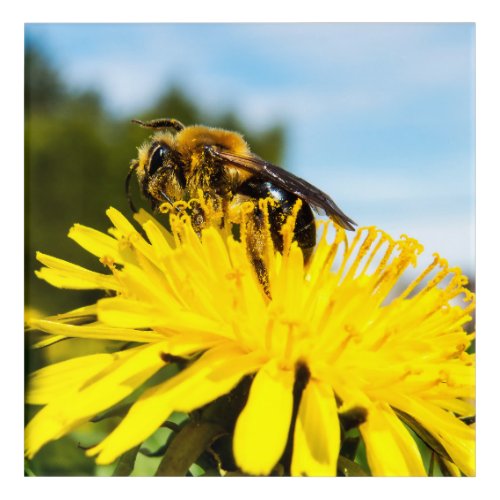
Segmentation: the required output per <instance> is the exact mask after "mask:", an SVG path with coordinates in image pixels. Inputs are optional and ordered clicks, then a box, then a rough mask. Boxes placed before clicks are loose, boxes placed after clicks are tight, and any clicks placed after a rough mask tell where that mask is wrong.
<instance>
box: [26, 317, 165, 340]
mask: <svg viewBox="0 0 500 500" xmlns="http://www.w3.org/2000/svg"><path fill="white" fill-rule="evenodd" d="M31 324H32V326H33V327H34V328H38V329H40V330H42V331H44V332H48V333H52V334H53V335H63V336H65V337H75V338H84V339H101V340H123V341H125V342H158V341H161V340H164V338H165V337H164V336H163V335H161V334H158V333H155V332H149V331H144V330H134V329H131V328H113V327H109V326H103V325H101V324H89V325H83V326H78V325H68V324H64V323H59V322H57V321H48V320H43V319H40V320H35V321H32V323H31Z"/></svg>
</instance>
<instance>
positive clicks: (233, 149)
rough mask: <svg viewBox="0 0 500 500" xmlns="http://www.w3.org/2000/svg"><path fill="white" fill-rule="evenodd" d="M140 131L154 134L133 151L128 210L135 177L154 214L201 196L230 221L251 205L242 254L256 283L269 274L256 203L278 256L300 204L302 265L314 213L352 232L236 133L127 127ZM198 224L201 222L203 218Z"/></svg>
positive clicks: (325, 203)
mask: <svg viewBox="0 0 500 500" xmlns="http://www.w3.org/2000/svg"><path fill="white" fill-rule="evenodd" d="M132 121H133V122H134V123H137V124H139V125H140V126H142V127H146V128H151V129H155V130H157V132H156V133H155V134H154V135H153V136H152V137H151V140H150V141H148V142H146V143H145V144H143V145H142V146H141V147H140V148H139V150H138V157H137V159H135V160H133V161H132V163H131V166H130V170H129V173H128V176H127V179H126V190H127V196H128V199H129V204H130V206H131V208H132V210H133V211H135V207H134V205H133V203H132V200H131V197H130V178H131V175H132V173H133V172H135V173H136V174H137V179H138V181H139V186H140V189H141V191H142V193H143V195H144V196H145V197H146V198H147V199H149V200H150V201H151V203H152V207H153V209H155V210H158V209H159V207H160V206H161V205H162V204H163V203H165V202H169V203H170V204H172V205H173V204H174V202H176V201H180V200H184V201H187V200H190V199H193V198H196V197H197V196H198V193H199V191H200V189H201V190H202V192H203V193H204V196H205V198H206V200H209V201H210V202H211V203H212V204H213V206H215V207H216V208H218V209H220V210H221V211H222V213H223V214H227V213H228V210H229V208H230V207H234V206H237V205H238V204H241V203H243V202H245V201H252V202H254V204H255V208H254V211H253V214H252V217H251V224H250V225H249V227H248V228H247V231H246V234H247V239H248V241H247V247H248V248H249V252H250V254H251V257H252V259H253V264H254V266H255V268H256V270H257V274H258V275H259V277H260V278H261V281H263V280H265V275H266V270H265V265H264V261H263V258H262V243H261V240H262V238H261V236H260V235H261V234H262V230H263V224H264V223H265V222H264V215H263V213H262V209H261V208H260V207H259V203H258V201H259V200H260V199H266V198H270V199H272V200H273V201H275V203H272V204H270V205H269V210H268V221H269V224H270V226H271V237H272V239H273V244H274V246H275V248H276V249H277V250H278V251H281V252H282V251H283V236H282V234H281V231H280V229H281V227H282V225H283V224H284V223H285V221H286V219H287V217H288V215H290V214H291V213H292V210H293V208H294V206H295V204H296V202H297V200H299V199H300V200H302V205H301V208H300V209H299V211H298V214H297V219H296V224H295V231H294V240H295V241H296V242H297V244H298V246H299V247H300V248H301V249H302V252H303V255H304V260H305V262H307V261H308V260H309V258H310V256H311V254H312V250H313V248H314V246H315V244H316V225H315V217H314V214H313V211H312V209H313V208H314V209H315V210H316V211H318V212H320V213H325V214H326V215H327V216H328V217H330V218H331V219H332V220H333V221H334V222H335V223H337V224H338V225H339V226H341V227H343V228H345V229H347V230H353V229H354V225H355V222H354V221H353V220H351V219H350V218H349V217H347V215H345V214H344V213H343V212H342V210H340V208H339V207H338V206H337V205H336V204H335V202H334V201H333V200H332V199H331V198H330V196H328V195H327V194H326V193H324V192H322V191H321V190H319V189H318V188H317V187H315V186H313V185H312V184H310V183H309V182H307V181H305V180H303V179H301V178H300V177H297V176H296V175H294V174H292V173H291V172H288V171H287V170H284V169H282V168H280V167H278V166H276V165H273V164H272V163H269V162H267V161H265V160H263V159H262V158H259V157H258V156H256V155H255V154H253V153H252V152H251V151H250V148H249V146H248V144H247V143H246V141H245V140H244V138H243V136H242V135H241V134H239V133H237V132H231V131H228V130H223V129H217V128H211V127H206V126H202V125H192V126H184V125H183V124H182V123H181V122H179V121H178V120H175V119H167V118H161V119H157V120H151V121H148V122H143V121H141V120H132ZM201 218H202V219H203V214H201Z"/></svg>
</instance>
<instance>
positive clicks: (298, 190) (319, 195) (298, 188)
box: [210, 148, 356, 231]
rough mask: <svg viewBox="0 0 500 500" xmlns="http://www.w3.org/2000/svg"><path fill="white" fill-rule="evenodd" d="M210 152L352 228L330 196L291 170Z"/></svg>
mask: <svg viewBox="0 0 500 500" xmlns="http://www.w3.org/2000/svg"><path fill="white" fill-rule="evenodd" d="M210 153H211V154H212V155H213V156H215V157H216V158H219V159H220V160H223V161H226V162H228V163H231V164H232V165H234V166H235V167H237V168H241V169H242V170H245V171H246V172H250V173H252V174H253V175H255V176H256V177H258V178H259V179H263V180H266V181H270V182H272V183H273V184H275V185H276V186H277V187H280V188H282V189H285V190H286V191H289V192H291V193H293V194H295V195H297V196H298V197H299V198H302V199H303V200H304V201H305V202H307V203H308V204H310V205H312V206H313V207H314V208H316V209H320V210H323V211H324V212H325V213H326V215H328V217H330V218H331V219H332V220H333V221H335V222H336V223H337V224H338V225H339V226H341V227H343V228H344V229H348V230H350V231H352V230H354V226H355V225H356V223H355V222H354V221H353V220H352V219H350V218H349V217H347V215H346V214H344V212H342V210H340V208H339V207H338V206H337V204H336V203H335V202H334V201H333V200H332V199H331V198H330V196H328V195H327V194H326V193H324V192H323V191H321V190H320V189H318V188H317V187H315V186H313V185H312V184H309V182H307V181H305V180H304V179H301V178H300V177H297V176H296V175H294V174H292V173H291V172H288V171H287V170H284V169H283V168H281V167H278V166H276V165H273V164H272V163H269V162H267V161H264V160H262V159H261V158H259V157H257V156H243V155H237V154H234V153H229V152H227V151H216V150H214V149H212V148H210Z"/></svg>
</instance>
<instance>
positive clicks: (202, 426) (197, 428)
mask: <svg viewBox="0 0 500 500" xmlns="http://www.w3.org/2000/svg"><path fill="white" fill-rule="evenodd" d="M225 432H226V431H225V430H224V428H223V427H221V426H220V425H218V424H215V423H213V422H207V421H195V420H188V421H187V423H186V424H185V425H184V426H183V427H182V429H181V430H180V431H179V433H178V434H177V435H176V436H175V437H174V438H173V440H172V442H171V443H170V445H169V447H168V449H167V452H166V453H165V455H164V457H163V458H162V461H161V462H160V465H159V467H158V470H157V471H156V476H185V475H186V474H187V472H188V470H189V467H191V465H192V464H193V463H194V462H195V461H196V460H197V459H198V457H199V456H200V455H201V454H202V453H203V452H204V451H205V450H206V449H207V448H208V447H209V446H210V445H211V444H212V443H213V442H214V441H215V440H216V439H217V438H219V437H220V436H222V435H223V434H225Z"/></svg>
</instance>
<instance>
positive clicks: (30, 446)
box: [26, 208, 475, 476]
mask: <svg viewBox="0 0 500 500" xmlns="http://www.w3.org/2000/svg"><path fill="white" fill-rule="evenodd" d="M181 214H182V212H180V213H179V215H172V216H171V217H170V222H171V224H170V225H171V232H167V231H166V229H165V228H164V227H163V226H162V225H161V224H159V223H158V222H157V221H156V220H155V219H153V218H152V217H150V216H148V215H146V214H145V213H144V212H141V213H140V214H138V216H136V218H137V219H138V221H139V223H140V225H141V227H142V231H141V232H139V231H138V230H137V229H136V228H135V227H134V226H133V225H132V224H131V223H130V222H128V221H127V220H126V218H125V217H124V216H123V215H122V214H121V213H119V212H118V211H117V210H115V209H112V208H111V209H109V210H108V211H107V215H108V217H109V218H110V220H111V222H112V223H113V225H114V227H113V229H111V230H110V233H111V235H106V234H103V233H100V232H98V231H95V230H93V229H90V228H88V227H84V226H81V225H78V224H77V225H75V226H73V228H72V229H71V230H70V232H69V237H70V238H72V239H73V240H75V241H76V242H77V243H79V244H80V245H81V246H82V247H83V248H84V249H86V250H87V251H89V252H91V253H92V254H93V255H95V256H96V257H97V258H98V259H99V260H100V262H101V263H102V264H103V265H104V266H106V268H107V269H108V272H105V273H102V274H101V273H96V272H92V271H89V270H87V269H84V268H82V267H79V266H76V265H74V264H70V263H68V262H65V261H63V260H59V259H56V258H54V257H49V256H47V255H43V254H40V253H39V254H38V260H39V261H40V262H42V264H44V266H45V267H43V268H42V269H41V270H40V271H39V272H38V273H37V274H38V276H39V277H40V278H42V279H44V280H46V281H47V282H49V283H51V284H52V285H54V286H57V287H60V288H73V289H103V290H107V291H111V292H112V293H111V294H110V295H108V296H107V297H105V298H102V299H101V300H99V301H97V303H96V304H94V305H91V306H88V307H84V308H81V309H79V310H77V311H73V312H71V313H67V314H65V315H61V316H58V317H53V318H49V319H44V320H42V319H35V320H33V321H32V322H31V323H32V326H34V327H36V328H38V329H41V330H43V331H45V332H48V333H50V334H52V335H53V336H55V337H54V338H56V339H60V338H64V337H80V338H99V339H111V340H122V341H127V342H133V343H137V344H138V345H137V344H134V346H133V347H129V348H127V349H125V350H121V351H118V352H115V353H112V354H109V353H106V354H95V355H91V356H82V357H79V358H74V359H70V360H68V361H64V362H61V363H57V364H55V365H51V366H48V367H45V368H42V369H40V370H38V371H36V372H35V373H33V374H32V376H31V377H30V385H29V393H28V402H29V403H32V404H36V405H43V408H42V409H41V410H40V411H39V412H38V413H37V414H36V415H35V417H34V418H33V419H32V420H31V422H30V423H29V424H28V426H27V428H26V453H27V456H28V457H32V456H33V455H34V454H35V453H36V452H37V451H38V450H39V449H40V448H41V447H42V446H43V445H44V444H46V443H47V442H48V441H50V440H54V439H57V438H59V437H61V436H63V435H64V434H66V433H68V432H70V431H72V430H73V429H75V428H76V427H77V426H79V425H80V424H82V423H84V422H87V421H88V420H90V419H91V418H93V417H94V416H95V415H97V414H99V413H100V412H103V411H104V410H106V409H108V408H110V407H112V406H114V405H115V404H117V403H119V402H120V401H121V400H123V399H124V398H126V397H127V396H129V395H130V394H131V393H132V392H134V391H135V390H136V389H137V388H138V387H140V386H141V385H142V384H143V383H144V382H145V381H147V380H148V379H150V378H151V377H152V376H153V375H154V374H155V373H156V372H158V371H159V370H160V369H161V368H162V367H163V366H164V365H165V363H166V362H168V361H169V360H172V359H176V358H177V357H183V358H186V359H188V360H189V362H188V364H187V366H186V367H185V368H184V369H183V370H182V371H180V372H179V373H178V374H177V375H175V376H173V377H172V378H170V379H168V380H166V381H164V382H161V383H159V384H157V385H154V386H153V387H150V388H148V389H147V390H145V391H144V392H143V393H142V394H141V395H140V396H139V397H138V399H137V400H136V401H135V402H134V403H133V405H132V406H131V407H130V410H129V411H128V413H127V415H126V416H125V417H124V418H123V420H122V421H121V422H120V423H119V425H118V426H117V427H116V428H115V429H114V430H113V431H112V432H111V433H110V434H109V435H108V436H107V437H106V438H105V439H104V440H103V441H101V442H100V443H99V444H97V445H96V446H94V447H93V448H91V449H89V450H88V451H87V453H88V454H89V455H91V456H96V461H97V462H98V463H101V464H107V463H111V462H113V461H114V460H115V459H116V458H117V457H119V456H120V455H121V454H123V453H124V452H125V451H127V450H129V449H131V448H133V447H135V446H137V445H138V444H140V443H142V442H143V441H144V440H145V439H147V438H148V437H149V436H150V435H151V434H152V433H153V432H155V431H156V430H157V429H158V428H159V427H160V426H161V425H162V423H163V422H164V421H165V420H166V419H168V418H169V416H170V415H171V414H172V413H173V412H174V411H179V412H187V413H189V412H192V411H193V410H195V409H197V408H201V407H203V406H205V405H207V404H208V403H211V402H212V401H214V400H216V399H217V398H219V397H221V396H224V395H226V394H228V393H229V392H230V391H232V390H233V389H234V388H235V387H237V386H238V384H239V383H240V381H241V380H242V379H243V378H244V377H245V376H251V377H252V379H251V386H250V390H249V393H248V398H247V400H246V403H245V404H244V407H243V409H242V410H241V412H240V413H239V415H238V417H237V420H236V425H235V428H234V435H233V452H234V457H235V460H236V463H237V465H238V466H239V467H240V468H241V470H242V471H244V472H245V473H249V474H255V475H266V474H269V473H271V471H272V470H273V468H274V467H275V466H276V464H278V463H279V462H280V459H281V457H282V456H283V454H284V452H285V449H286V448H288V447H289V446H290V443H293V449H292V451H291V460H290V461H291V463H290V469H289V471H290V473H291V474H292V475H310V476H317V475H335V474H336V472H337V466H338V463H337V462H338V457H339V450H340V446H341V441H342V436H343V433H344V430H345V429H344V428H343V427H344V424H343V421H344V418H345V416H347V415H351V416H352V415H356V416H357V418H358V423H359V433H360V435H361V437H362V439H363V441H364V444H365V448H366V456H367V460H368V464H369V467H370V470H371V473H372V474H373V475H425V473H426V472H425V469H424V466H423V460H422V457H421V454H420V452H419V449H418V447H417V444H416V442H415V440H414V438H413V437H412V434H411V433H410V432H409V430H408V427H411V428H412V429H414V430H415V429H416V430H417V433H418V431H419V430H420V431H421V432H423V433H424V434H425V436H424V437H427V442H431V443H432V444H431V446H432V447H433V449H434V451H437V452H438V453H439V454H440V455H441V456H442V457H444V458H445V459H446V460H447V461H448V462H449V463H450V464H451V465H450V468H451V467H455V466H456V467H458V469H460V471H461V472H462V473H464V474H467V475H473V474H474V442H475V441H474V440H475V437H474V430H473V428H471V427H470V426H468V425H466V423H464V421H463V420H462V418H463V417H468V416H471V415H473V414H474V413H475V410H474V407H473V399H474V388H475V382H474V356H473V355H470V354H468V353H467V352H466V350H467V348H468V347H469V346H470V343H471V340H472V334H468V333H467V332H466V331H465V330H464V329H463V325H464V324H465V323H466V322H468V321H469V320H470V319H471V318H470V312H471V310H472V309H473V307H474V306H473V296H472V294H470V292H468V291H467V290H466V289H465V288H464V285H465V284H466V279H465V278H464V277H463V276H462V275H461V273H460V270H459V269H453V268H448V266H447V264H446V262H445V261H444V260H442V259H440V258H439V257H437V256H436V257H435V258H434V261H433V262H432V263H431V265H430V266H429V267H428V268H427V269H426V270H425V271H424V272H423V273H422V274H421V275H420V276H419V277H418V278H417V279H415V280H414V281H413V282H412V283H411V284H410V285H408V286H407V287H406V289H400V288H398V287H400V286H401V285H400V282H401V279H400V278H401V276H402V274H403V273H404V271H405V270H406V269H407V268H408V267H409V266H413V265H415V264H416V259H417V255H418V254H419V253H420V252H421V250H422V248H421V245H419V243H418V242H417V241H415V240H413V239H411V238H408V237H402V238H401V239H400V240H398V241H395V240H393V239H391V238H390V237H389V236H388V235H387V234H385V233H383V232H382V231H380V230H377V229H375V228H362V229H359V230H358V231H357V232H356V234H355V236H354V238H353V240H352V241H351V242H349V241H348V240H347V238H346V234H345V232H344V230H343V229H340V228H338V227H335V228H334V227H333V225H332V224H331V223H321V224H320V228H319V230H320V237H319V243H318V245H317V248H316V250H315V252H314V254H313V256H312V258H311V260H310V262H309V263H308V264H307V266H305V265H304V261H303V255H302V252H301V250H300V248H299V247H298V246H297V244H296V243H295V242H293V241H292V240H293V227H294V223H295V221H294V219H293V217H291V218H290V219H289V221H288V224H285V226H284V229H283V236H284V242H285V245H284V246H285V248H284V251H283V253H278V252H275V251H274V250H273V249H272V245H271V244H269V245H267V246H266V248H267V250H266V253H265V264H266V269H267V274H268V277H267V288H268V289H267V290H265V289H264V288H266V287H263V286H262V280H259V279H258V278H257V275H256V273H255V270H254V268H253V266H252V263H251V261H250V259H249V258H248V253H247V249H246V248H245V243H244V241H245V238H244V237H241V238H240V239H241V241H239V240H237V239H236V238H235V237H234V236H233V235H232V233H231V228H230V227H226V228H225V229H220V228H219V227H216V225H215V224H214V225H211V226H210V227H205V228H204V229H203V230H201V232H200V233H198V232H197V231H195V230H194V229H193V226H192V224H191V220H190V219H189V218H188V217H187V216H185V215H181ZM245 216H246V215H245V212H244V211H243V212H242V214H241V217H245ZM244 226H245V225H244V224H242V225H241V227H244ZM88 314H92V315H96V318H97V319H96V321H95V322H94V323H91V324H85V325H81V326H78V325H75V324H72V318H76V317H79V316H81V315H88ZM287 443H288V445H287ZM453 464H454V465H453ZM339 465H340V464H339ZM456 467H455V470H456Z"/></svg>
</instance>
